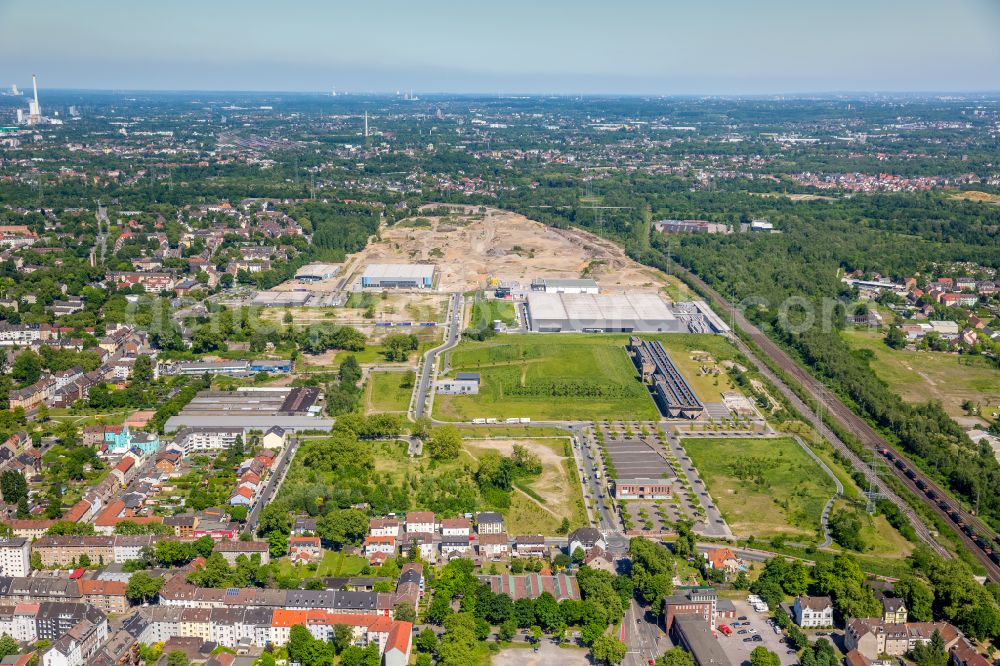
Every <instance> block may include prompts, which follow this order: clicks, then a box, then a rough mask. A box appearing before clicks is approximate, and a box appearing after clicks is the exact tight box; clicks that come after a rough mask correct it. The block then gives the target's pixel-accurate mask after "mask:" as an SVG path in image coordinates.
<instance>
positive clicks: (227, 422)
mask: <svg viewBox="0 0 1000 666" xmlns="http://www.w3.org/2000/svg"><path fill="white" fill-rule="evenodd" d="M272 426H278V427H280V428H284V429H285V430H294V431H297V432H298V431H302V430H323V431H329V430H331V429H332V428H333V419H323V418H318V417H315V416H251V415H248V414H243V415H240V416H221V415H213V416H195V415H185V414H178V415H177V416H171V417H170V418H169V419H167V422H166V424H165V425H164V426H163V429H164V431H166V432H174V431H175V430H180V429H181V428H250V429H252V430H267V429H268V428H270V427H272Z"/></svg>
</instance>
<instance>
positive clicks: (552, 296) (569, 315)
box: [527, 291, 687, 333]
mask: <svg viewBox="0 0 1000 666" xmlns="http://www.w3.org/2000/svg"><path fill="white" fill-rule="evenodd" d="M527 308H528V324H529V326H530V327H531V330H532V331H536V332H539V333H558V332H561V331H562V332H573V331H579V332H585V333H632V332H650V333H657V332H662V333H680V332H684V331H686V330H687V325H686V324H685V323H684V322H682V321H680V320H679V319H678V318H677V317H676V316H674V313H673V312H672V311H671V310H670V308H669V307H668V306H667V304H666V303H665V302H664V301H663V299H661V298H660V297H659V296H657V295H656V294H560V293H548V292H538V291H533V292H530V293H529V294H528V304H527Z"/></svg>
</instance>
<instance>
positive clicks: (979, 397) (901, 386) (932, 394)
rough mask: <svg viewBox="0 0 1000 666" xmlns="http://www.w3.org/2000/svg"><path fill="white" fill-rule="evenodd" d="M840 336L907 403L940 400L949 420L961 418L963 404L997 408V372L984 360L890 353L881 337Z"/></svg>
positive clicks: (846, 333)
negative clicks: (865, 355) (868, 355)
mask: <svg viewBox="0 0 1000 666" xmlns="http://www.w3.org/2000/svg"><path fill="white" fill-rule="evenodd" d="M841 335H842V336H843V337H844V339H845V340H847V342H848V344H850V345H851V347H852V348H854V349H863V350H867V351H869V352H871V354H872V355H873V359H872V361H871V363H870V365H871V367H872V369H873V370H874V371H875V374H876V375H878V377H879V379H881V380H882V381H884V382H885V383H887V384H888V385H889V387H890V388H892V390H894V391H896V392H897V393H898V394H899V395H900V396H902V398H903V399H904V400H906V401H908V402H927V401H928V400H940V401H941V404H942V406H943V407H944V408H945V410H947V412H948V414H950V415H951V416H962V415H963V414H964V411H963V410H962V403H963V402H964V401H966V400H971V401H972V402H974V403H980V404H982V405H983V407H986V406H991V407H996V406H997V405H1000V370H998V369H996V368H995V367H992V366H991V365H990V364H989V361H988V360H987V359H984V358H982V357H976V356H958V355H957V354H947V353H941V352H916V351H906V350H902V349H890V348H889V347H887V346H886V345H885V343H884V342H882V338H883V337H884V336H883V335H882V334H881V333H875V332H869V331H844V332H843V333H841ZM984 411H985V410H984ZM990 411H995V410H994V409H991V410H990Z"/></svg>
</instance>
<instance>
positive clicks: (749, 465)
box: [682, 438, 836, 540]
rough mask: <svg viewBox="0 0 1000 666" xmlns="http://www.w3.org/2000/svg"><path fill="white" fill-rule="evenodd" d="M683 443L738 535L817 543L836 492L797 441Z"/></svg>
mask: <svg viewBox="0 0 1000 666" xmlns="http://www.w3.org/2000/svg"><path fill="white" fill-rule="evenodd" d="M682 443H683V446H684V449H685V450H686V451H687V453H688V455H690V456H691V460H692V461H693V462H694V464H695V467H697V469H698V471H699V473H700V474H701V478H702V479H703V480H704V481H705V483H706V485H707V486H708V490H709V492H710V493H711V495H712V498H713V499H714V500H715V501H716V503H717V505H718V507H719V509H720V510H721V511H722V514H723V516H724V517H725V519H726V522H728V523H729V526H730V528H732V530H733V533H734V534H736V535H737V536H742V537H747V536H754V537H756V538H768V537H773V536H778V535H783V536H787V537H791V538H794V539H796V540H807V539H817V537H818V535H819V532H820V516H821V514H822V512H823V506H824V505H825V504H826V502H827V500H829V499H830V497H831V496H832V495H833V493H834V491H835V490H836V487H835V485H834V483H833V480H832V479H830V477H828V476H827V475H826V473H825V472H824V471H823V470H822V469H820V467H819V466H818V465H817V464H816V463H815V462H814V461H813V459H812V458H810V457H809V456H808V455H806V453H805V452H804V451H803V450H802V449H801V448H799V445H798V444H796V443H795V441H794V440H792V439H789V438H774V439H686V440H684V441H683V442H682Z"/></svg>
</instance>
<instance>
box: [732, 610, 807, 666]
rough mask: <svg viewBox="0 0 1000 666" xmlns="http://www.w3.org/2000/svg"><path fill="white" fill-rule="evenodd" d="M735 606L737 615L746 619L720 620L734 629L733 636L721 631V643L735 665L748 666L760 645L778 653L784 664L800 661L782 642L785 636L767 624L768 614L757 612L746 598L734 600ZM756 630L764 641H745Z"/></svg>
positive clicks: (790, 664) (790, 665) (788, 665)
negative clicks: (744, 632) (751, 656)
mask: <svg viewBox="0 0 1000 666" xmlns="http://www.w3.org/2000/svg"><path fill="white" fill-rule="evenodd" d="M733 606H735V607H736V616H737V617H746V618H747V619H746V620H744V621H741V620H733V621H729V620H720V621H719V623H720V624H723V623H725V624H728V625H729V626H730V627H732V629H733V634H732V635H731V636H724V635H723V634H722V632H719V645H720V646H721V647H722V649H723V650H725V652H726V656H728V657H729V661H731V662H732V664H733V666H748V664H749V663H750V653H751V652H753V649H754V648H755V647H757V646H758V645H763V646H764V647H766V648H767V649H768V650H770V651H771V652H773V653H775V654H776V655H778V657H779V658H780V659H781V663H782V666H792V665H793V664H797V663H798V661H799V658H798V655H797V654H795V653H794V652H793V653H792V654H787V652H788V651H789V650H790V648H789V647H788V646H787V645H785V644H784V643H782V642H781V639H782V638H783V636H782V635H781V634H776V633H774V630H773V629H772V628H771V626H770V625H769V624H767V615H766V614H763V613H757V612H756V611H754V609H753V608H751V607H750V604H748V603H747V602H746V600H745V599H737V600H735V601H733ZM737 622H738V623H739V625H740V626H735V623H737ZM744 622H749V624H744ZM740 631H747V632H748V633H746V634H740V633H739V632H740ZM751 631H755V632H756V633H757V634H759V635H760V637H761V638H762V639H763V641H760V642H754V641H752V640H750V641H745V640H744V639H748V638H750V636H752V635H753V634H751V633H749V632H751Z"/></svg>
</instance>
